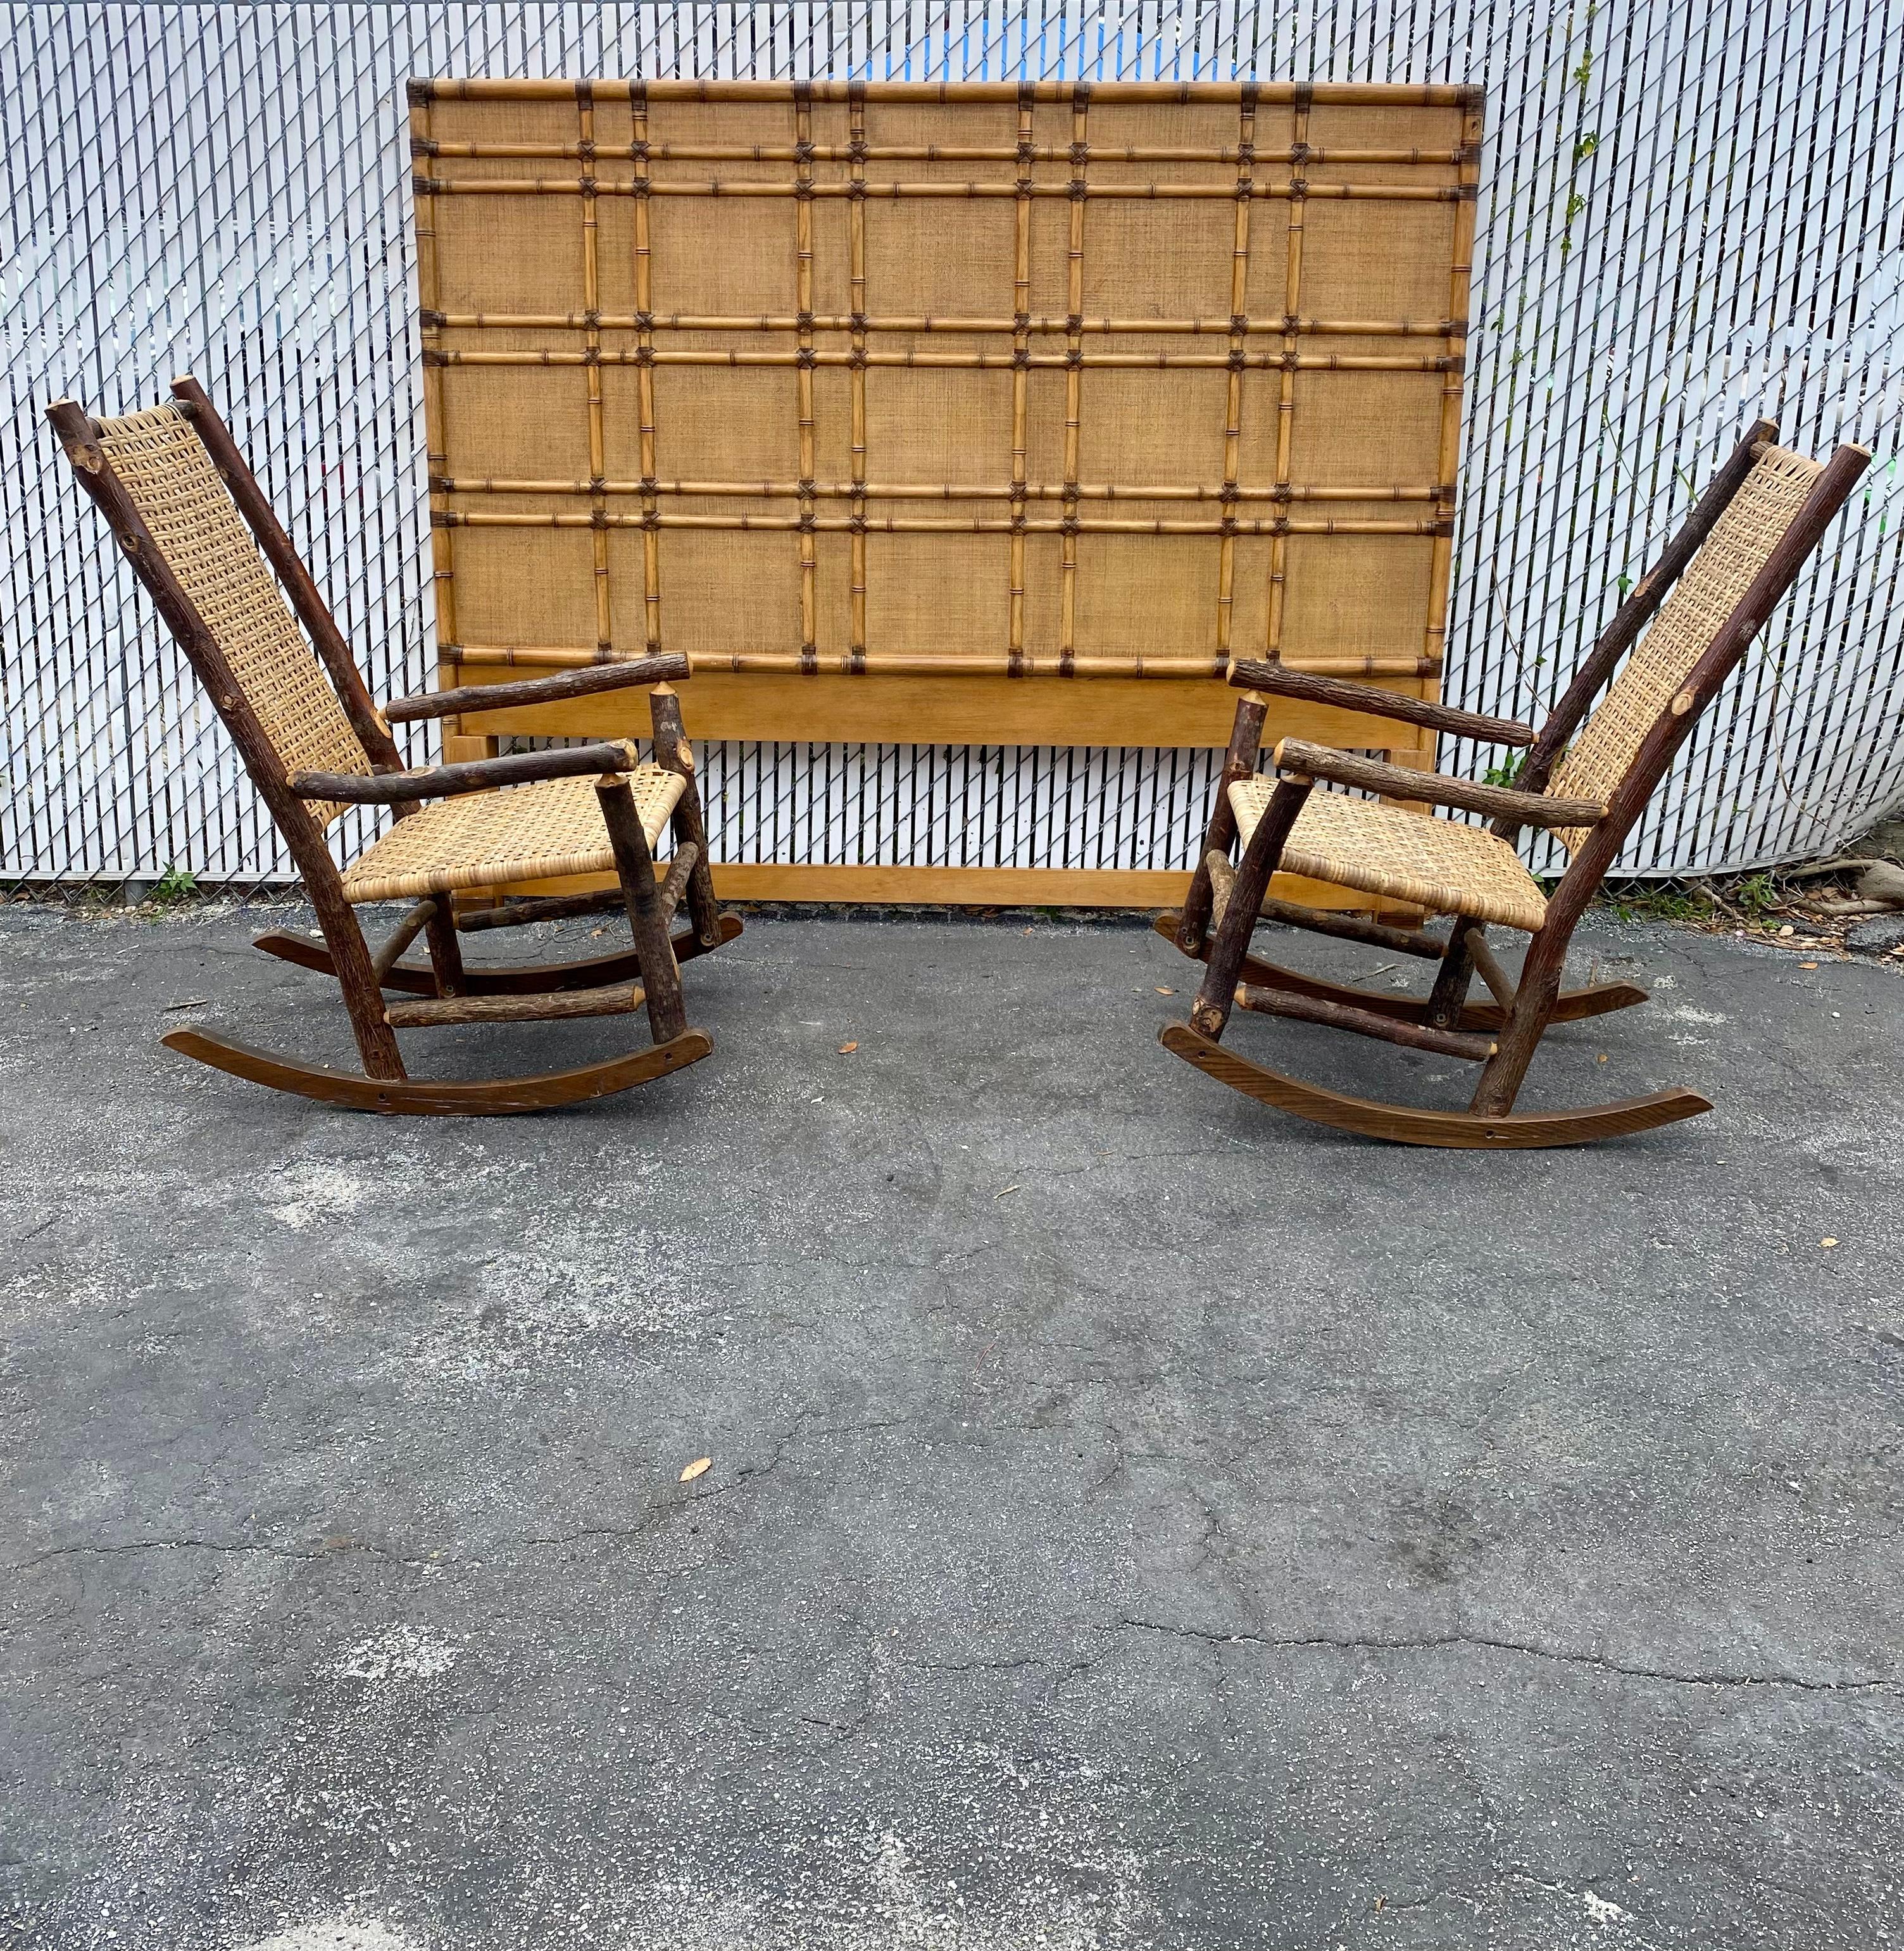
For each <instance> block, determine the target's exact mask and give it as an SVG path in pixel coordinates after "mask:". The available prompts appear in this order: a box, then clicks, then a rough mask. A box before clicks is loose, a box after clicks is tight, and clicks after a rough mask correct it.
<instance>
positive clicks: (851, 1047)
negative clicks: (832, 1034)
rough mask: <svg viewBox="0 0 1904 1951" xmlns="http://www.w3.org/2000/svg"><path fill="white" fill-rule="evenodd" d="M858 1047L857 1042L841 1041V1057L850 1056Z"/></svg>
mask: <svg viewBox="0 0 1904 1951" xmlns="http://www.w3.org/2000/svg"><path fill="white" fill-rule="evenodd" d="M859 1047H860V1046H859V1045H858V1044H857V1043H843V1044H841V1045H840V1054H841V1056H842V1057H851V1055H852V1054H853V1053H854V1051H855V1050H857V1049H858V1048H859Z"/></svg>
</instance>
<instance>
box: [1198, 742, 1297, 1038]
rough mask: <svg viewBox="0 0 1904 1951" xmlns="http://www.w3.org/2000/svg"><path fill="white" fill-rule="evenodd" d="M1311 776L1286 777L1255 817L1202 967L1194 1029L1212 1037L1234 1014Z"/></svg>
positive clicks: (1220, 1033)
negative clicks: (1259, 921)
mask: <svg viewBox="0 0 1904 1951" xmlns="http://www.w3.org/2000/svg"><path fill="white" fill-rule="evenodd" d="M1309 785H1310V782H1309V781H1308V780H1307V779H1281V780H1279V781H1278V782H1277V785H1276V789H1275V791H1274V792H1273V793H1272V794H1270V796H1269V804H1268V805H1267V806H1266V807H1264V808H1263V817H1262V818H1261V819H1259V820H1258V821H1257V822H1256V831H1255V832H1253V834H1251V835H1250V844H1249V845H1248V846H1247V847H1246V848H1244V850H1243V860H1242V863H1241V865H1240V866H1238V869H1237V870H1236V880H1235V882H1234V885H1232V886H1231V889H1230V898H1229V901H1228V903H1227V904H1226V905H1225V907H1224V910H1223V922H1222V926H1221V927H1220V928H1219V929H1217V931H1216V941H1214V942H1213V943H1212V944H1210V960H1209V961H1208V962H1207V963H1205V964H1204V966H1203V986H1202V987H1201V988H1200V989H1199V990H1198V991H1197V1000H1196V1002H1195V1004H1194V1006H1193V1007H1192V1008H1191V1012H1190V1022H1191V1028H1192V1029H1195V1030H1196V1031H1197V1032H1199V1033H1200V1035H1204V1036H1206V1037H1210V1038H1220V1037H1221V1036H1222V1034H1223V1027H1224V1025H1225V1024H1226V1023H1227V1022H1228V1021H1229V1019H1230V1005H1231V1002H1232V1000H1234V997H1235V994H1236V982H1237V977H1238V976H1239V975H1240V974H1241V972H1242V968H1243V963H1244V959H1245V958H1246V957H1247V956H1248V954H1249V952H1250V936H1251V935H1252V934H1253V933H1254V932H1255V930H1256V910H1258V909H1259V907H1261V906H1262V904H1263V893H1264V891H1265V890H1266V888H1268V887H1269V877H1270V876H1271V875H1272V874H1273V873H1274V872H1275V871H1276V863H1277V862H1278V860H1281V858H1282V850H1283V843H1284V841H1286V840H1287V839H1288V838H1289V829H1291V827H1292V826H1294V825H1295V824H1296V816H1297V814H1298V813H1300V812H1301V811H1302V810H1303V801H1305V800H1306V799H1307V798H1309Z"/></svg>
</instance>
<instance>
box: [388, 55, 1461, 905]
mask: <svg viewBox="0 0 1904 1951" xmlns="http://www.w3.org/2000/svg"><path fill="white" fill-rule="evenodd" d="M410 93H411V112H412V133H413V146H414V151H415V155H416V177H415V190H416V203H417V230H418V242H419V254H418V256H419V282H420V303H421V307H422V323H423V360H424V397H425V402H426V415H427V422H428V428H429V472H430V497H431V515H432V542H433V550H434V563H433V568H434V574H435V587H436V592H437V614H438V620H439V640H440V657H441V662H442V671H443V681H444V682H445V683H446V684H450V685H480V684H482V683H483V682H485V681H491V680H495V679H504V678H506V677H507V676H509V675H510V673H511V672H512V671H513V672H515V673H520V671H521V670H523V669H524V668H527V669H530V670H535V669H547V668H563V667H573V666H587V665H591V664H595V663H607V662H612V661H614V660H620V659H623V658H627V657H641V656H653V655H657V654H664V653H666V652H670V651H679V652H682V653H685V654H686V655H687V656H688V658H689V659H690V660H691V663H692V666H693V669H694V676H695V682H694V697H693V704H694V714H695V723H694V726H693V728H692V729H693V730H694V732H695V734H696V735H697V736H698V737H703V738H762V739H785V740H809V741H829V740H840V741H875V742H886V741H892V742H907V743H919V744H963V743H982V744H985V745H1142V746H1171V745H1176V746H1206V747H1221V746H1222V745H1223V744H1224V742H1225V738H1226V737H1227V735H1228V716H1229V710H1228V702H1227V701H1226V696H1225V687H1224V685H1223V684H1222V678H1223V676H1224V673H1225V670H1226V669H1227V667H1228V663H1229V661H1230V660H1231V658H1232V657H1256V658H1262V659H1266V660H1269V661H1272V662H1281V663H1287V664H1288V666H1291V668H1292V669H1295V670H1303V671H1309V672H1313V673H1323V674H1330V675H1335V676H1353V677H1356V678H1359V679H1365V680H1369V681H1372V682H1376V683H1378V684H1379V685H1383V686H1384V687H1386V688H1391V689H1392V690H1394V691H1397V692H1400V693H1401V694H1402V695H1406V696H1409V697H1412V698H1432V697H1434V696H1435V695H1437V680H1438V678H1439V675H1440V668H1441V658H1442V648H1443V635H1444V612H1445V610H1446V607H1447V589H1448V580H1449V567H1450V532H1451V529H1452V524H1453V507H1454V495H1455V489H1456V467H1457V463H1458V460H1459V439H1460V427H1461V376H1462V364H1463V353H1464V349H1465V339H1466V334H1467V330H1468V276H1469V260H1470V258H1471V256H1472V241H1473V234H1474V209H1475V204H1474V198H1475V183H1476V180H1477V176H1478V157H1479V143H1480V133H1481V130H1480V97H1479V93H1478V91H1476V90H1473V89H1465V88H1458V87H1374V86H1325V85H1321V84H1318V85H1316V86H1306V85H1301V84H1295V83H1286V84H1270V83H1263V84H1254V83H1234V84H1228V85H1221V84H1188V85H1181V84H1177V83H1169V84H1163V83H1119V84H1110V85H1097V86H1090V85H1087V84H1084V83H1053V82H1046V83H1035V84H1026V85H1019V84H1016V83H997V84H990V83H965V84H948V85H943V86H934V85H921V84H912V83H876V82H875V83H846V82H820V81H816V82H811V83H794V82H788V83H718V82H708V83H701V82H679V81H677V82H667V81H650V82H639V81H634V82H626V81H625V82H607V81H601V82H594V83H588V82H558V81H513V82H509V81H425V82H417V83H413V84H412V85H411V90H410ZM626 710H627V707H626V703H625V701H618V700H616V699H615V698H613V697H612V695H608V694H603V695H601V696H598V697H591V698H588V699H586V700H578V701H575V702H573V703H572V704H569V705H567V706H565V707H561V708H560V709H550V708H543V709H539V710H535V711H531V712H526V713H524V712H520V711H514V710H508V709H506V708H505V709H503V710H495V711H485V712H482V713H469V714H467V715H466V716H464V718H463V719H461V720H460V721H459V727H460V732H461V734H462V735H464V736H466V737H471V738H483V737H485V736H492V735H495V734H496V733H498V732H517V733H523V732H537V733H545V734H547V733H566V734H570V735H575V734H591V735H601V734H604V733H618V732H627V731H628V730H629V729H632V728H631V727H630V726H629V725H627V724H625V723H623V719H624V717H625V716H626ZM1272 732H1273V733H1274V734H1275V735H1278V736H1285V735H1297V736H1300V737H1307V738H1316V739H1319V740H1325V741H1328V743H1330V744H1331V745H1337V746H1347V747H1351V748H1361V749H1370V750H1375V751H1381V752H1382V753H1384V754H1386V755H1387V757H1388V758H1389V759H1390V760H1391V761H1392V762H1394V763H1401V764H1404V765H1412V766H1422V765H1428V766H1431V765H1432V763H1433V758H1434V754H1433V750H1432V747H1431V745H1424V744H1421V743H1416V744H1412V745H1397V744H1396V743H1395V742H1394V741H1395V740H1396V738H1397V731H1396V729H1395V727H1394V726H1393V725H1392V724H1387V723H1382V722H1380V721H1378V720H1374V719H1372V718H1369V717H1368V716H1365V715H1362V714H1359V713H1353V712H1350V711H1347V710H1342V709H1341V708H1339V707H1331V706H1327V705H1322V704H1309V703H1304V702H1301V701H1286V702H1284V703H1279V704H1278V709H1277V720H1276V723H1275V725H1274V726H1272ZM1408 736H1410V737H1412V738H1416V739H1417V740H1419V739H1421V738H1425V737H1426V736H1428V735H1426V734H1424V733H1422V732H1419V730H1416V731H1414V732H1410V733H1409V734H1408ZM452 749H453V751H455V752H456V753H457V754H458V755H460V754H462V753H463V752H464V750H465V749H466V748H464V747H463V746H461V745H460V744H459V745H457V746H456V747H454V748H452ZM481 749H482V747H480V746H477V745H470V747H468V748H467V751H470V752H474V751H480V750H481ZM1187 882H1188V876H1185V875H1166V874H1150V873H1146V874H1113V873H1085V872H1078V873H1052V872H1031V871H1014V870H1010V869H1001V870H997V871H995V872H993V871H981V870H951V869H936V870H935V869H917V868H912V869H908V868H878V867H868V868H860V869H854V868H841V867H837V866H764V865H758V864H755V865H749V866H734V865H729V866H726V867H725V868H723V872H722V884H723V891H725V892H727V893H729V894H735V895H742V896H756V897H758V896H763V895H775V894H779V895H787V896H791V897H801V896H806V897H816V898H839V897H851V896H857V897H863V898H900V899H904V898H915V899H916V898H936V899H954V900H957V899H966V900H981V901H996V900H1003V899H1013V898H1019V899H1032V900H1051V899H1062V900H1088V901H1101V902H1104V903H1107V904H1110V903H1116V902H1119V901H1125V902H1128V903H1131V904H1150V903H1154V902H1158V901H1162V900H1166V899H1169V898H1173V897H1177V896H1178V895H1180V894H1181V891H1182V889H1183V888H1184V887H1185V885H1187ZM1288 891H1291V892H1296V891H1297V890H1296V889H1294V888H1291V889H1290V890H1288ZM1301 891H1302V892H1303V893H1304V894H1306V896H1307V897H1309V898H1313V899H1319V900H1322V901H1341V899H1342V898H1343V897H1342V896H1341V894H1340V893H1339V891H1337V892H1325V891H1322V890H1321V889H1320V888H1317V887H1314V886H1310V887H1307V888H1305V889H1303V890H1301Z"/></svg>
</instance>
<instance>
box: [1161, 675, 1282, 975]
mask: <svg viewBox="0 0 1904 1951" xmlns="http://www.w3.org/2000/svg"><path fill="white" fill-rule="evenodd" d="M1268 710H1269V707H1268V705H1267V704H1266V703H1265V702H1264V701H1263V699H1262V698H1259V697H1258V696H1257V695H1256V693H1255V692H1253V691H1250V692H1248V693H1247V694H1246V695H1244V697H1243V698H1241V699H1239V700H1238V703H1237V707H1236V718H1235V720H1234V723H1232V724H1231V727H1230V747H1229V750H1228V751H1227V752H1226V753H1225V754H1224V755H1223V775H1222V778H1221V779H1219V780H1218V781H1217V783H1216V804H1214V805H1213V806H1212V807H1211V808H1210V825H1209V827H1208V828H1207V829H1206V831H1205V832H1204V835H1203V845H1202V846H1201V847H1200V848H1199V849H1198V850H1197V872H1196V873H1195V874H1194V876H1192V878H1191V883H1190V891H1189V893H1188V894H1186V895H1185V897H1184V904H1183V907H1182V908H1181V910H1179V911H1178V916H1177V946H1178V947H1179V948H1181V950H1182V951H1183V952H1184V953H1185V954H1186V955H1200V954H1203V938H1204V936H1205V935H1206V934H1207V933H1208V932H1209V929H1210V908H1211V906H1212V903H1213V898H1214V897H1213V891H1212V888H1211V885H1210V855H1211V854H1213V853H1214V854H1219V855H1220V856H1221V857H1222V858H1223V859H1225V860H1228V858H1229V852H1230V848H1231V846H1232V845H1234V843H1235V840H1236V815H1235V814H1234V813H1233V812H1232V811H1231V810H1230V788H1231V786H1233V785H1235V784H1236V783H1237V782H1238V780H1239V779H1249V778H1250V777H1251V776H1253V774H1254V773H1255V772H1256V754H1258V753H1259V751H1261V750H1262V748H1263V718H1264V716H1265V714H1266V713H1267V711H1268Z"/></svg>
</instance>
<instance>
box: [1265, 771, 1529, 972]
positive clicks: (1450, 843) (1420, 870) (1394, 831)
mask: <svg viewBox="0 0 1904 1951" xmlns="http://www.w3.org/2000/svg"><path fill="white" fill-rule="evenodd" d="M1275 783H1276V782H1275V780H1274V779H1271V778H1269V776H1266V775H1263V774H1259V775H1258V776H1256V778H1254V779H1243V780H1240V781H1239V782H1238V783H1237V784H1236V785H1233V786H1231V788H1230V805H1231V808H1232V810H1234V813H1235V814H1236V823H1237V826H1238V831H1239V832H1240V833H1241V838H1242V843H1243V844H1244V846H1245V847H1247V845H1248V844H1250V835H1251V834H1253V832H1255V831H1256V822H1257V821H1258V820H1259V819H1260V818H1261V817H1262V816H1263V808H1264V807H1266V806H1267V805H1268V804H1269V795H1270V794H1271V793H1272V792H1273V791H1275ZM1281 865H1282V866H1283V867H1284V868H1285V869H1287V870H1288V872H1291V873H1292V874H1307V875H1309V876H1311V878H1312V879H1316V880H1318V881H1330V882H1334V885H1336V886H1337V887H1339V888H1361V889H1362V891H1364V892H1365V893H1367V894H1388V895H1391V896H1392V897H1394V899H1396V900H1397V901H1412V902H1413V903H1415V904H1416V905H1417V906H1418V907H1425V908H1426V909H1428V910H1430V912H1431V913H1435V914H1459V915H1468V916H1472V918H1473V919H1475V920H1476V921H1493V922H1500V923H1502V924H1503V926H1506V927H1508V928H1520V929H1526V930H1527V931H1528V932H1529V933H1530V934H1531V933H1532V932H1534V930H1535V929H1538V928H1539V927H1540V926H1541V925H1542V924H1543V922H1545V921H1546V919H1547V897H1546V896H1545V895H1544V894H1542V893H1541V891H1540V885H1539V883H1538V882H1536V881H1535V879H1534V876H1532V875H1531V874H1530V873H1529V872H1528V870H1527V869H1525V867H1524V866H1522V865H1521V862H1520V857H1519V855H1518V854H1515V851H1514V850H1513V848H1511V847H1510V846H1509V845H1508V844H1507V842H1506V841H1504V840H1501V839H1498V838H1496V837H1495V835H1493V834H1491V833H1490V832H1488V831H1487V829H1486V828H1485V827H1481V826H1468V825H1466V824H1465V823H1464V822H1462V821H1460V820H1455V819H1435V818H1434V817H1432V816H1430V815H1428V814H1425V813H1410V812H1409V811H1407V810H1406V809H1405V808H1403V807H1397V806H1384V805H1382V804H1381V802H1380V801H1376V800H1372V799H1353V798H1350V796H1349V795H1348V794H1347V793H1334V792H1324V791H1316V792H1313V793H1311V794H1309V798H1308V800H1307V801H1306V803H1305V804H1304V805H1303V810H1302V812H1301V813H1300V815H1299V816H1297V821H1296V825H1295V828H1294V831H1293V832H1291V835H1290V836H1289V844H1288V845H1287V846H1286V847H1285V848H1284V849H1283V855H1282V861H1281Z"/></svg>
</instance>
